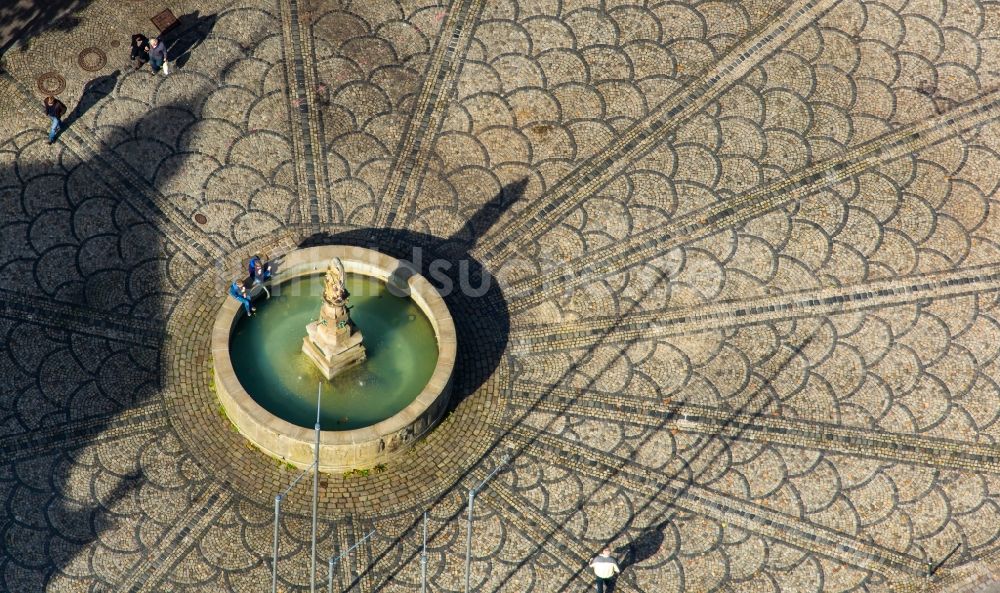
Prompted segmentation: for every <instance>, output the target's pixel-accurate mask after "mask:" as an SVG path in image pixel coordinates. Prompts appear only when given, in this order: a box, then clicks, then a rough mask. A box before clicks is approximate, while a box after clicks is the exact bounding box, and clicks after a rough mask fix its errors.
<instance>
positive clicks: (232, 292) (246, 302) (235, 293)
mask: <svg viewBox="0 0 1000 593" xmlns="http://www.w3.org/2000/svg"><path fill="white" fill-rule="evenodd" d="M229 296H231V297H233V298H234V299H236V300H237V301H239V302H241V303H243V308H244V309H246V312H247V317H250V316H251V315H253V312H254V311H256V310H257V307H254V306H253V304H252V303H251V302H250V293H248V292H247V287H246V285H244V284H243V283H242V282H240V281H238V280H233V283H232V284H230V285H229Z"/></svg>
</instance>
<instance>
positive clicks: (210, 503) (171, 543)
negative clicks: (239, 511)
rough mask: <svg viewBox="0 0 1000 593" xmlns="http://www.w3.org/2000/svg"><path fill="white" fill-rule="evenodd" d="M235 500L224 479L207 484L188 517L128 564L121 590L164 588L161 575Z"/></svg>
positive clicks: (133, 592)
mask: <svg viewBox="0 0 1000 593" xmlns="http://www.w3.org/2000/svg"><path fill="white" fill-rule="evenodd" d="M233 503H234V499H233V495H232V493H231V492H229V491H228V489H227V487H226V485H225V484H224V483H222V482H212V483H210V484H209V485H208V486H206V487H205V488H204V489H203V490H202V491H201V492H199V493H198V494H197V496H196V497H195V499H194V502H193V503H192V504H191V506H190V507H189V508H188V509H187V510H186V512H185V513H184V516H185V518H186V519H185V520H184V521H180V522H177V523H175V524H174V525H173V526H172V527H171V529H170V531H168V532H167V533H166V534H164V537H162V538H161V539H160V540H159V541H158V542H157V544H158V546H157V548H155V549H154V550H153V555H152V556H151V557H147V558H143V559H142V560H140V561H139V562H137V563H135V564H133V565H132V566H130V567H129V570H128V572H127V578H126V579H125V580H123V581H122V582H121V583H119V584H118V590H119V591H121V592H122V593H141V592H144V591H159V590H161V589H160V587H159V586H160V582H161V581H162V579H163V578H164V577H165V576H166V575H167V574H169V573H170V571H171V570H172V569H173V568H174V566H175V565H176V564H177V563H178V562H179V561H180V560H181V559H182V558H183V557H184V556H185V555H186V554H187V553H188V552H189V551H190V550H191V549H192V547H193V546H195V545H196V544H197V543H198V539H199V538H200V537H201V535H202V534H204V533H205V532H206V531H207V530H208V529H210V528H211V527H212V523H213V522H214V521H215V519H216V518H217V517H218V516H219V515H220V514H222V513H223V512H224V511H225V510H226V509H227V508H228V507H229V506H231V505H232V504H233Z"/></svg>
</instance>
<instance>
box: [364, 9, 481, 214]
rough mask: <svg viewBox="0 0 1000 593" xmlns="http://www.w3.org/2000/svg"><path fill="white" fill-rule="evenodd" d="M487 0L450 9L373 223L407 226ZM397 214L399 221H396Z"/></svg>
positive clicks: (398, 147) (381, 194)
mask: <svg viewBox="0 0 1000 593" xmlns="http://www.w3.org/2000/svg"><path fill="white" fill-rule="evenodd" d="M484 4H485V2H484V0H461V1H460V2H459V3H458V5H457V6H453V7H452V8H450V10H449V12H448V18H447V20H446V21H445V24H444V26H443V27H442V32H441V35H440V36H439V37H438V42H437V46H436V48H435V51H434V54H433V57H432V58H431V62H430V64H429V65H428V67H427V71H426V73H425V74H424V84H423V86H422V87H421V89H420V94H419V96H418V97H417V100H416V106H415V108H414V110H413V113H414V115H413V117H411V118H410V120H409V122H408V123H407V127H406V130H405V131H404V133H403V137H402V139H401V140H400V142H399V145H398V146H397V147H396V150H395V152H394V154H395V155H396V160H395V162H394V163H393V166H392V168H391V174H390V176H389V179H388V180H387V181H386V184H385V187H384V188H382V191H381V193H380V196H381V197H380V199H379V202H378V209H377V211H376V212H375V216H374V220H373V222H372V227H373V228H375V229H379V228H390V227H394V226H405V223H406V221H407V219H408V217H409V215H410V210H411V209H412V204H413V201H414V200H415V199H416V196H417V193H418V191H419V188H420V183H421V181H422V180H423V176H424V171H425V168H426V167H427V164H428V159H429V156H430V154H431V149H432V148H433V145H434V137H435V134H436V133H437V132H438V130H439V129H440V128H441V122H442V121H443V119H444V114H445V111H446V107H445V105H446V104H447V100H448V94H449V93H450V92H451V89H452V87H453V85H454V83H455V78H456V76H457V75H458V71H459V69H460V68H461V65H462V57H463V56H464V54H465V51H466V50H467V49H468V47H469V43H470V41H471V38H472V29H473V27H474V25H475V23H476V21H477V20H478V19H479V14H480V13H481V12H482V10H483V6H484ZM397 219H398V220H397Z"/></svg>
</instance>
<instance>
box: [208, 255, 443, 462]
mask: <svg viewBox="0 0 1000 593" xmlns="http://www.w3.org/2000/svg"><path fill="white" fill-rule="evenodd" d="M334 258H339V259H340V261H341V262H342V264H343V270H342V271H343V272H345V274H344V284H345V285H346V288H347V290H348V291H349V292H350V299H349V306H350V307H351V309H350V318H351V324H352V326H354V325H356V330H357V331H360V334H363V336H364V348H365V351H366V357H364V359H363V360H361V361H359V362H355V363H354V364H352V365H351V366H350V368H346V369H345V370H342V371H340V372H338V373H337V374H335V375H334V376H332V377H331V378H330V379H327V378H326V377H324V372H323V371H322V370H321V369H319V368H317V366H316V364H315V363H314V362H313V361H312V360H310V359H309V357H307V356H306V354H304V353H303V339H304V337H305V336H306V331H307V330H306V326H307V325H309V324H310V323H311V324H313V328H314V329H315V327H316V325H315V324H316V322H317V321H319V322H320V323H322V322H323V319H321V316H320V308H321V306H322V305H323V303H324V297H323V291H324V273H325V272H326V270H327V269H328V266H330V262H331V260H333V259H334ZM272 263H273V264H274V267H275V269H274V274H273V276H272V279H271V283H270V284H269V289H270V291H271V297H270V298H265V296H264V295H263V294H261V295H258V296H257V297H256V299H255V301H254V304H255V306H256V307H257V312H256V314H255V315H254V316H253V317H251V318H247V317H246V316H245V315H244V313H243V308H242V306H240V304H239V303H238V302H237V301H236V300H235V299H232V298H227V299H226V300H225V302H224V304H223V305H222V308H221V309H220V310H219V313H218V315H217V317H216V319H215V325H214V327H213V330H212V356H213V359H214V362H215V386H216V392H217V393H218V396H219V400H220V401H221V402H222V405H223V407H224V408H225V411H226V414H227V415H228V416H229V419H230V420H231V421H232V423H233V424H234V425H235V426H236V428H237V429H239V431H240V432H241V433H242V434H243V435H244V436H245V437H246V438H247V439H249V440H250V441H251V442H253V443H254V444H255V445H256V446H257V447H259V448H260V449H262V450H263V451H265V452H267V453H269V454H271V455H273V456H275V457H278V458H280V459H282V460H284V461H287V462H289V463H292V464H294V465H296V466H299V467H308V466H309V465H310V464H312V462H313V446H314V442H315V432H314V428H313V426H314V423H315V421H316V398H317V392H318V393H319V396H320V428H321V433H320V452H319V459H320V470H321V471H326V472H336V471H345V470H350V469H362V468H369V467H373V466H376V465H378V464H380V463H384V462H386V461H388V460H389V459H391V458H392V457H393V456H394V455H396V454H399V453H400V452H402V451H405V450H406V449H407V448H409V447H410V446H411V445H412V444H413V443H414V442H415V441H416V440H417V439H418V438H420V437H421V436H422V435H423V434H425V433H426V432H427V431H428V430H429V429H430V428H431V427H432V426H433V425H434V423H435V422H436V421H437V420H438V419H439V418H440V417H441V414H442V413H443V412H444V410H445V408H446V405H447V402H448V396H449V394H450V389H451V382H450V380H451V374H452V369H453V367H454V364H455V353H456V351H455V348H456V341H455V326H454V322H453V321H452V318H451V315H450V314H449V312H448V308H447V306H446V305H445V303H444V299H442V298H441V296H440V295H439V294H438V292H437V290H436V289H435V288H434V287H433V286H432V285H431V284H430V283H429V282H428V281H427V280H426V279H424V277H423V276H420V275H419V273H417V271H416V270H414V269H413V268H412V267H410V266H409V265H407V264H406V263H405V262H401V261H399V260H397V259H395V258H392V257H389V256H387V255H384V254H382V253H378V252H376V251H372V250H370V249H362V248H360V247H345V246H322V247H310V248H307V249H299V250H296V251H292V252H291V253H288V254H287V255H285V256H284V257H283V258H281V259H280V261H277V262H272ZM341 329H342V328H341Z"/></svg>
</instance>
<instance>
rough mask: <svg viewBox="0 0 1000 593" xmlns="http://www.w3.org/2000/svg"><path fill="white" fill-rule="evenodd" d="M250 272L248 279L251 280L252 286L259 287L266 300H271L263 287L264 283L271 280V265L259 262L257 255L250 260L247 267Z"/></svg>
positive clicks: (268, 292) (269, 294)
mask: <svg viewBox="0 0 1000 593" xmlns="http://www.w3.org/2000/svg"><path fill="white" fill-rule="evenodd" d="M248 268H249V270H250V278H251V279H252V280H253V285H254V286H257V285H260V287H261V288H263V289H264V294H266V295H267V298H271V293H270V291H268V290H267V287H266V286H264V282H266V281H267V280H270V279H271V264H264V262H263V261H261V259H260V256H259V255H255V256H253V257H251V258H250V265H249V266H248Z"/></svg>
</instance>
